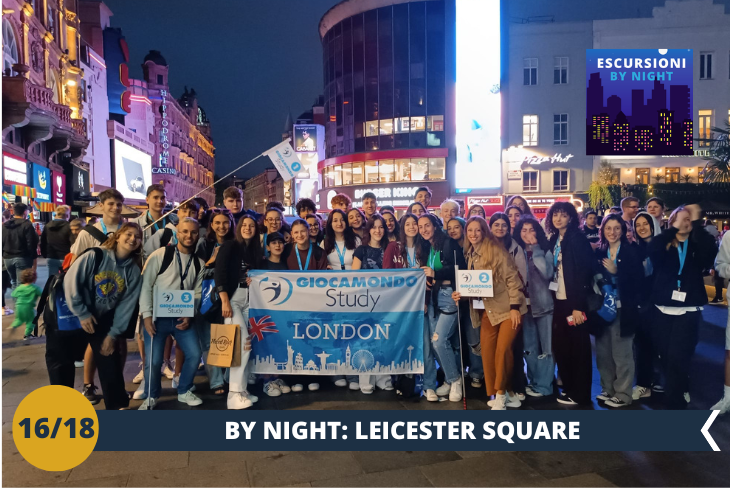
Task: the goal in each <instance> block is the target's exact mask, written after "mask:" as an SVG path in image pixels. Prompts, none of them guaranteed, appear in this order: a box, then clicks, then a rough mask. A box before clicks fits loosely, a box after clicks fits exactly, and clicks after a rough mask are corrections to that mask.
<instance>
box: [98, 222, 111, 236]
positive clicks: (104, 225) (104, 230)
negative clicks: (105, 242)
mask: <svg viewBox="0 0 730 488" xmlns="http://www.w3.org/2000/svg"><path fill="white" fill-rule="evenodd" d="M99 222H101V231H102V232H103V233H104V235H109V232H108V231H107V230H106V224H105V223H104V219H101V220H100V221H99Z"/></svg>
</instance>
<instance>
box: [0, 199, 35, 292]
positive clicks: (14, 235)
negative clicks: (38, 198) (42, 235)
mask: <svg viewBox="0 0 730 488" xmlns="http://www.w3.org/2000/svg"><path fill="white" fill-rule="evenodd" d="M2 234H3V260H4V261H5V268H6V269H7V271H8V273H9V274H10V282H11V286H12V287H13V288H15V287H16V286H18V285H19V284H20V272H21V271H23V270H24V269H28V268H32V267H33V261H34V260H35V259H36V249H37V248H38V234H37V233H36V231H35V229H34V228H33V224H32V223H31V222H30V220H28V206H27V205H26V204H24V203H16V204H15V205H14V206H13V218H12V219H9V220H8V221H7V222H5V223H4V224H3V232H2Z"/></svg>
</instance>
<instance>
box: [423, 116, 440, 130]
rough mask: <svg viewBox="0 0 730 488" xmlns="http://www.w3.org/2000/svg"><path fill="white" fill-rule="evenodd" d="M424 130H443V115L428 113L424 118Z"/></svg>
mask: <svg viewBox="0 0 730 488" xmlns="http://www.w3.org/2000/svg"><path fill="white" fill-rule="evenodd" d="M426 130H430V131H434V132H440V131H442V130H444V116H443V115H429V116H428V118H427V119H426Z"/></svg>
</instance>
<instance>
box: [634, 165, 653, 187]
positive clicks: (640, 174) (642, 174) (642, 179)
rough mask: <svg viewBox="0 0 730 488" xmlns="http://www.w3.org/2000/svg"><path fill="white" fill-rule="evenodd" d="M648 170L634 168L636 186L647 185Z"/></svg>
mask: <svg viewBox="0 0 730 488" xmlns="http://www.w3.org/2000/svg"><path fill="white" fill-rule="evenodd" d="M649 178H650V175H649V168H636V184H637V185H648V184H649Z"/></svg>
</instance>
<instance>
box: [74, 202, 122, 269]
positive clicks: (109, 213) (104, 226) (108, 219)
mask: <svg viewBox="0 0 730 488" xmlns="http://www.w3.org/2000/svg"><path fill="white" fill-rule="evenodd" d="M99 202H101V220H98V221H97V222H96V223H95V224H94V225H87V226H86V227H84V228H83V229H82V230H81V232H79V235H78V236H77V237H76V242H74V244H73V246H71V254H73V255H74V259H75V258H77V257H78V256H79V255H80V254H81V253H82V252H84V251H86V250H87V249H89V248H91V247H96V246H100V245H102V244H103V243H104V242H106V240H107V238H108V237H109V236H110V235H112V234H114V233H115V232H116V231H117V229H118V228H119V224H120V222H121V220H122V207H123V206H124V197H123V196H122V194H121V193H119V191H118V190H115V189H114V188H109V189H108V190H104V191H103V192H101V193H100V194H99Z"/></svg>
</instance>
